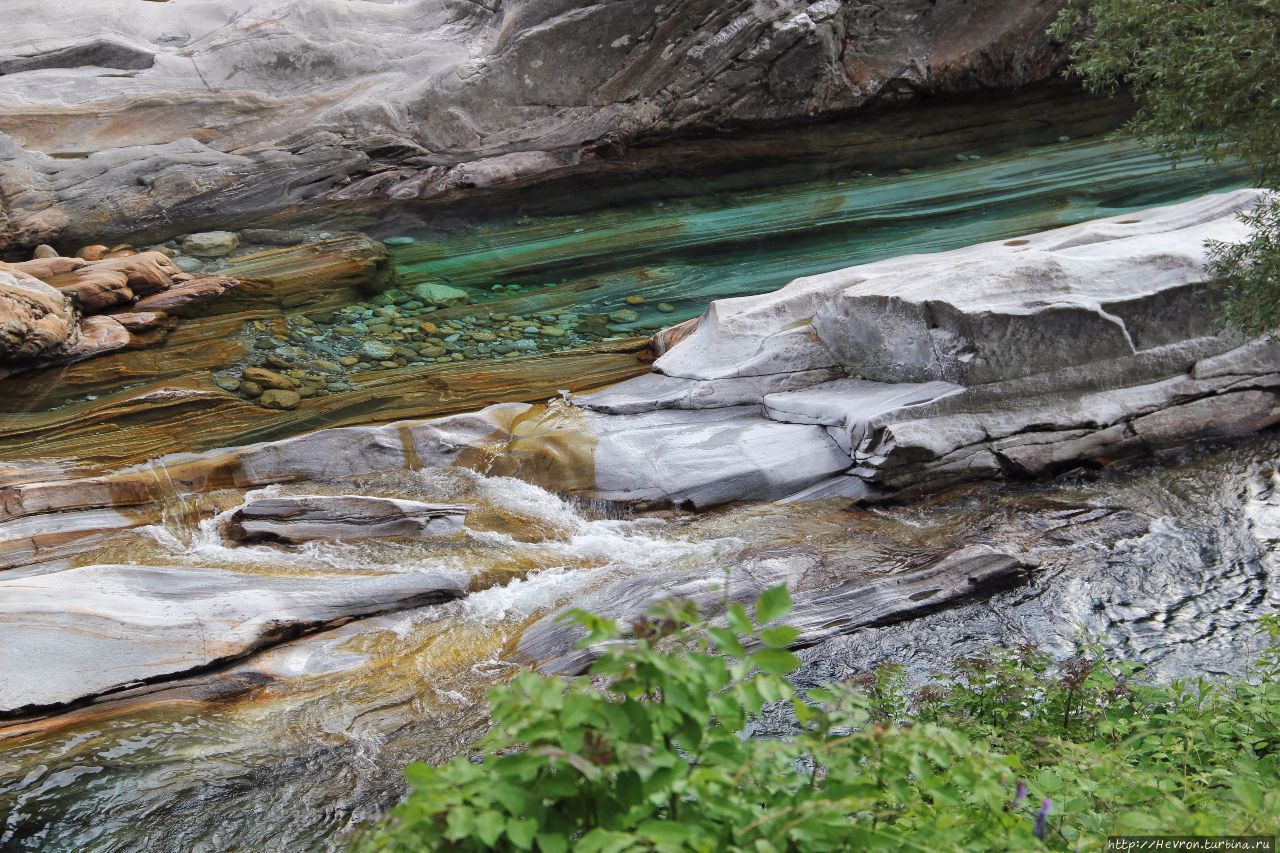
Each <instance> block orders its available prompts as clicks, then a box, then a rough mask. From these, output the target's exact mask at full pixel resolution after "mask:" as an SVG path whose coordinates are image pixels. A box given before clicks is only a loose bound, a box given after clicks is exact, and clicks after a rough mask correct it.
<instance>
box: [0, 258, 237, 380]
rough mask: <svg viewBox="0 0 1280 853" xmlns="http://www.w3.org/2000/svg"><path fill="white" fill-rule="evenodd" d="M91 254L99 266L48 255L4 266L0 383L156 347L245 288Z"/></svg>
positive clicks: (164, 266) (168, 265) (155, 261)
mask: <svg viewBox="0 0 1280 853" xmlns="http://www.w3.org/2000/svg"><path fill="white" fill-rule="evenodd" d="M90 248H93V249H97V248H100V247H90ZM90 254H91V255H92V256H93V258H94V259H93V260H86V259H84V258H80V257H75V258H68V257H61V256H59V255H57V254H51V253H50V252H48V251H41V252H39V253H38V255H37V257H35V258H33V259H32V260H30V261H23V262H21V263H13V264H5V263H0V379H3V378H5V377H7V376H11V375H13V374H15V373H20V372H23V371H27V370H36V369H39V368H43V367H49V366H52V365H57V364H67V363H70V362H75V361H81V360H83V359H86V358H90V357H92V356H96V355H102V354H104V353H109V352H114V351H116V350H120V349H124V348H126V347H129V346H135V347H143V346H149V345H151V344H154V343H157V342H159V341H160V340H163V338H164V335H165V333H167V331H169V330H170V329H172V327H173V325H174V324H173V323H170V322H169V314H170V313H182V312H181V311H180V310H179V309H187V308H188V306H196V305H200V304H202V303H205V302H208V301H210V300H212V299H215V298H217V297H218V296H221V295H222V294H223V293H225V292H226V291H227V290H229V289H231V288H233V287H236V286H237V285H238V284H239V283H240V282H239V281H238V280H237V279H233V278H227V277H224V276H220V277H203V278H195V277H193V276H192V275H190V274H188V273H185V272H183V271H182V270H181V269H179V268H178V267H177V266H176V265H174V263H173V261H172V260H170V259H169V257H168V256H167V255H165V254H163V253H161V252H155V251H151V252H135V251H133V250H132V249H122V250H121V251H119V252H116V253H113V254H111V255H107V256H105V257H104V256H102V255H101V254H100V253H98V252H97V251H93V252H91V253H90ZM90 315H92V316H90ZM147 333H149V334H147Z"/></svg>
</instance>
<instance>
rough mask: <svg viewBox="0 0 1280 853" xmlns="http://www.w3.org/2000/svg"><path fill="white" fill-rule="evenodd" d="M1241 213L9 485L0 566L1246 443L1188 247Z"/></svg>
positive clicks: (888, 492) (831, 294)
mask: <svg viewBox="0 0 1280 853" xmlns="http://www.w3.org/2000/svg"><path fill="white" fill-rule="evenodd" d="M1257 198H1258V191H1256V190H1241V191H1238V192H1232V193H1225V194H1221V195H1214V196H1206V197H1204V198H1201V199H1197V200H1195V201H1192V202H1187V203H1185V204H1179V205H1173V206H1170V207H1164V208H1156V209H1153V210H1148V211H1144V212H1142V213H1140V214H1135V215H1130V216H1125V217H1117V218H1113V219H1102V220H1095V221H1093V222H1088V223H1084V224H1082V225H1077V226H1071V227H1068V228H1062V229H1057V230H1054V231H1047V232H1043V233H1041V234H1036V235H1030V236H1028V237H1025V238H1018V239H1013V240H1007V241H1001V242H996V243H985V244H980V245H977V246H972V247H969V248H966V249H960V250H956V251H952V252H943V253H937V254H932V255H917V256H907V257H902V258H895V259H892V260H889V261H883V262H878V263H874V264H867V265H864V266H860V267H852V268H849V269H845V270H839V271H836V272H833V273H827V274H824V275H819V276H813V277H810V278H804V279H798V280H796V281H795V282H793V283H792V284H790V285H788V286H787V287H785V288H783V289H782V290H779V291H776V292H774V293H770V294H765V295H762V296H753V297H743V298H738V299H727V300H720V301H718V302H715V303H713V304H712V305H711V306H710V307H709V308H708V309H707V311H706V313H705V314H704V316H703V317H702V318H701V321H700V322H699V323H698V326H697V329H696V330H694V331H693V332H691V333H690V334H688V335H687V336H686V337H685V338H684V339H683V340H680V341H679V342H678V343H675V344H674V345H673V346H672V347H671V348H670V349H669V350H667V352H666V354H665V355H663V356H662V357H661V358H659V359H658V360H657V361H656V362H655V364H654V368H655V371H661V372H660V373H659V372H655V373H652V374H649V375H646V376H642V377H639V378H637V379H633V380H629V381H627V382H623V383H620V384H618V385H615V386H613V387H612V388H609V389H606V390H605V391H601V392H597V393H592V394H585V395H582V396H581V397H578V398H576V399H574V400H573V401H572V402H567V401H564V400H556V401H555V402H553V403H550V404H547V405H542V406H531V405H529V404H525V403H508V404H501V405H495V406H489V407H487V408H485V409H483V410H481V411H479V412H475V413H471V414H463V415H453V416H448V417H444V418H439V419H435V420H429V421H421V420H419V421H403V422H399V423H394V424H389V425H386V426H376V427H351V428H345V429H329V430H321V431H318V432H313V433H310V434H306V435H301V436H297V437H295V438H291V439H287V440H283V441H276V442H265V443H262V444H256V445H250V446H246V447H241V448H235V449H232V450H225V451H217V452H209V453H202V454H187V455H178V456H171V457H167V458H165V459H160V460H156V461H154V462H151V463H148V464H146V465H142V466H138V467H135V468H132V469H124V470H121V471H117V472H114V473H111V474H108V475H105V476H99V477H87V478H79V479H72V478H69V479H62V480H43V481H42V480H40V478H39V477H31V476H27V477H21V478H19V479H18V480H17V481H16V482H12V484H11V485H9V486H7V487H5V488H2V489H0V508H2V511H0V560H3V564H7V565H21V564H26V563H31V562H37V561H40V560H48V559H52V558H55V557H58V556H65V555H67V554H69V553H75V552H76V550H77V549H78V548H81V547H83V544H84V543H87V542H93V541H97V540H99V539H100V538H101V537H102V536H103V535H105V534H106V533H109V532H110V531H113V530H119V529H122V528H127V527H134V526H137V525H140V524H146V523H149V522H150V521H152V520H154V519H155V517H156V514H157V513H158V512H159V511H160V508H161V507H162V506H163V505H164V503H165V502H166V501H167V500H169V499H171V498H173V497H175V496H177V495H179V494H183V493H189V492H204V491H211V490H215V489H221V488H227V487H237V488H247V487H252V486H261V485H266V484H270V483H281V482H296V481H301V480H326V479H334V478H348V477H361V476H366V475H372V474H377V473H379V472H386V471H396V470H401V469H405V468H410V469H415V468H424V467H440V466H450V465H461V466H467V467H471V468H475V469H478V470H482V471H485V472H487V473H490V474H496V475H507V476H514V477H519V478H523V479H526V480H529V481H532V482H535V483H538V484H540V485H543V486H545V487H547V488H549V489H552V490H555V491H559V492H568V493H575V494H579V495H583V496H588V497H594V498H605V499H608V500H613V501H623V502H631V503H639V504H677V505H687V506H692V507H707V506H713V505H716V504H720V503H725V502H729V501H736V500H768V499H790V500H800V499H804V498H814V497H822V496H828V495H842V496H846V497H851V498H857V499H860V500H868V501H873V500H880V499H885V498H890V497H911V496H913V495H919V494H921V493H924V492H928V491H936V490H940V489H943V488H946V487H947V486H950V485H954V484H957V483H961V482H965V481H970V480H981V479H995V478H1000V477H1019V478H1026V477H1037V476H1042V475H1047V474H1053V473H1055V472H1058V471H1061V470H1064V469H1068V468H1072V467H1078V466H1080V465H1105V464H1109V463H1111V462H1114V461H1115V460H1117V459H1123V458H1126V457H1136V456H1141V455H1144V454H1151V453H1155V452H1159V451H1161V450H1162V449H1165V448H1168V447H1173V446H1176V445H1178V444H1180V443H1184V442H1187V441H1191V440H1195V439H1199V438H1206V437H1229V436H1235V435H1242V434H1245V433H1249V432H1254V431H1257V430H1260V429H1264V428H1266V427H1268V426H1270V425H1272V424H1274V423H1276V422H1277V421H1280V408H1278V406H1277V398H1276V394H1277V389H1280V344H1277V343H1276V342H1274V341H1272V340H1270V339H1269V338H1262V339H1258V340H1252V341H1248V340H1244V339H1242V338H1240V337H1239V336H1238V335H1237V334H1235V333H1233V332H1231V331H1230V330H1226V329H1223V328H1221V327H1220V325H1219V323H1218V321H1217V318H1218V317H1219V314H1218V312H1217V309H1216V308H1215V307H1214V306H1212V305H1209V304H1207V303H1206V302H1205V299H1206V298H1207V297H1206V294H1207V293H1208V291H1206V290H1205V289H1204V288H1201V287H1200V285H1201V284H1202V283H1204V282H1205V279H1206V275H1205V272H1204V259H1205V251H1206V250H1205V247H1204V242H1205V240H1206V239H1220V240H1233V239H1238V237H1239V236H1240V234H1241V230H1242V229H1243V227H1244V226H1243V225H1242V223H1240V221H1239V220H1238V219H1237V218H1236V214H1237V213H1238V212H1239V211H1241V210H1244V209H1247V208H1248V207H1249V206H1250V205H1252V204H1253V203H1254V202H1255V201H1256V200H1257ZM866 316H874V317H876V318H877V321H878V322H877V324H876V325H875V326H874V327H872V326H869V324H868V323H867V322H866V321H865V319H864V318H865V317H866ZM1006 347H1009V348H1010V350H1011V351H1014V352H1018V353H1020V354H1021V355H1020V357H1019V358H1016V359H1014V358H1009V357H1007V355H1006V354H1005V353H1006ZM864 371H865V372H864ZM897 380H901V381H897ZM113 508H129V509H128V511H127V512H125V513H120V512H112V511H111V510H112V509H113Z"/></svg>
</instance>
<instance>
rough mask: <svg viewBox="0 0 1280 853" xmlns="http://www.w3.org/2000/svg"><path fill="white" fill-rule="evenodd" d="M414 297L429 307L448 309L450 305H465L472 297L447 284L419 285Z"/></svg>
mask: <svg viewBox="0 0 1280 853" xmlns="http://www.w3.org/2000/svg"><path fill="white" fill-rule="evenodd" d="M413 295H414V296H416V297H418V298H419V299H421V300H422V301H423V302H426V303H427V304H429V305H435V306H438V307H442V308H443V307H447V306H449V305H465V304H467V303H468V302H470V301H471V296H470V294H468V293H467V292H466V291H465V290H462V289H460V288H457V287H450V286H449V285H447V284H419V285H418V286H417V287H415V288H414V289H413Z"/></svg>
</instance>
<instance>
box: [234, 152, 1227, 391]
mask: <svg viewBox="0 0 1280 853" xmlns="http://www.w3.org/2000/svg"><path fill="white" fill-rule="evenodd" d="M961 156H963V157H964V158H965V159H963V160H955V159H950V160H948V161H946V162H943V163H938V164H936V165H934V166H931V167H924V168H920V169H914V170H912V169H901V170H897V171H891V172H888V173H884V174H870V173H867V172H865V171H860V170H857V169H855V168H849V169H848V170H847V171H844V172H842V171H841V170H838V169H832V168H831V167H829V166H823V167H817V166H815V167H814V170H813V171H814V175H813V177H811V179H809V180H805V181H799V182H794V183H789V184H786V185H782V186H773V187H767V188H763V189H759V190H751V191H742V190H735V191H719V190H718V189H717V186H716V182H715V181H714V180H709V181H708V182H707V185H706V186H705V187H698V188H693V190H692V191H691V192H689V193H687V194H685V195H683V196H682V197H679V198H674V199H670V200H666V201H663V200H655V201H651V202H647V203H643V204H631V205H627V206H621V207H610V208H604V209H600V210H597V211H594V212H590V213H586V214H575V215H565V216H539V217H537V218H532V217H528V216H520V215H519V212H518V211H515V212H512V214H511V215H510V216H508V217H505V218H503V217H498V218H494V219H492V220H490V221H488V222H486V223H483V224H473V225H470V226H467V227H464V228H460V229H454V230H453V231H452V233H443V228H441V227H437V228H432V227H424V228H421V229H419V230H418V231H416V232H410V233H401V234H397V235H394V236H390V237H387V238H386V243H387V246H388V249H389V251H390V253H391V256H392V259H393V261H394V263H395V266H396V268H397V271H398V272H399V275H400V284H399V285H398V286H397V287H396V288H394V289H392V290H391V291H388V292H387V293H385V294H383V295H382V296H379V297H377V298H374V299H372V300H368V301H365V302H360V303H356V304H353V305H350V306H347V307H345V308H342V309H340V310H338V311H337V312H332V313H330V312H326V313H325V314H322V315H320V316H318V317H312V318H299V321H298V322H297V323H295V324H291V330H290V334H289V340H288V341H287V342H285V341H276V342H275V343H276V344H278V345H280V346H283V347H287V349H285V350H283V351H282V352H281V353H279V354H277V360H278V361H283V362H288V363H294V364H296V363H305V362H306V361H307V360H308V359H311V360H321V361H324V362H327V363H328V366H330V367H341V368H342V370H341V371H334V370H330V375H329V376H327V377H325V381H326V382H327V383H328V388H329V390H330V391H332V392H337V391H341V390H343V389H344V388H345V387H346V386H345V385H344V380H343V379H340V378H335V377H334V375H333V374H334V373H338V372H344V373H354V374H358V373H359V372H361V371H363V370H377V369H385V368H394V367H402V366H405V365H407V364H418V363H421V364H437V363H445V362H451V361H452V362H457V361H474V360H485V359H505V358H519V357H522V356H527V355H531V354H537V353H545V352H554V351H561V350H566V349H573V348H577V347H583V346H587V345H590V344H593V343H596V342H599V341H608V340H613V339H621V338H626V337H632V336H636V335H644V334H648V333H651V332H652V331H654V330H656V329H658V328H661V327H663V326H666V325H670V324H672V323H675V322H679V321H681V320H685V319H688V318H690V317H694V316H697V315H698V314H700V313H701V312H702V311H703V309H704V308H705V307H706V306H707V304H708V303H709V302H711V301H712V300H714V299H722V298H726V297H734V296H746V295H750V294H757V293H764V292H768V291H771V290H775V289H777V288H779V287H782V286H783V285H785V284H786V283H787V282H789V281H791V280H792V279H795V278H798V277H801V276H806V275H812V274H815V273H821V272H827V271H830V270H834V269H839V268H841V267H847V266H852V265H855V264H860V263H866V262H869V261H875V260H879V259H881V258H887V257H892V256H895V255H903V254H911V253H919V252H937V251H943V250H946V249H952V248H957V247H960V246H965V245H969V244H973V243H979V242H983V241H987V240H1000V239H1006V238H1009V237H1012V236H1017V235H1021V234H1026V233H1030V232H1035V231H1041V230H1045V229H1048V228H1054V227H1058V226H1063V225H1069V224H1072V223H1076V222H1080V221H1083V220H1087V219H1092V218H1096V217H1102V216H1111V215H1117V214H1121V213H1127V212H1130V211H1134V210H1138V209H1141V208H1146V207H1151V206H1153V205H1159V204H1167V203H1173V202H1177V201H1181V200H1184V199H1187V198H1190V197H1193V196H1196V195H1200V194H1203V193H1206V192H1213V191H1218V190H1224V189H1229V188H1234V187H1237V186H1242V185H1244V184H1245V182H1246V181H1245V176H1244V174H1243V173H1242V171H1241V170H1239V169H1238V168H1237V167H1234V166H1231V165H1225V166H1215V165H1209V164H1205V163H1199V162H1190V163H1183V164H1182V165H1181V166H1180V167H1178V168H1174V167H1172V166H1171V165H1170V164H1169V163H1168V161H1167V160H1165V159H1163V158H1162V157H1160V156H1158V155H1156V154H1154V153H1152V152H1151V151H1149V150H1147V149H1145V148H1143V147H1142V146H1140V145H1138V144H1137V143H1134V142H1132V141H1127V140H1116V139H1099V138H1094V139H1086V140H1078V141H1068V142H1060V143H1058V144H1053V145H1046V146H1040V147H1035V148H1030V149H1025V150H1021V151H1016V152H1010V153H1002V154H997V155H993V156H982V155H980V154H974V155H961ZM462 303H466V304H462ZM314 321H318V322H314ZM424 324H425V325H424ZM272 345H273V342H272V341H271V340H270V339H267V340H266V342H264V343H263V344H262V346H261V347H260V349H259V351H258V354H257V363H262V362H263V360H264V359H266V358H267V357H269V355H270V354H271V353H270V352H269V351H270V348H271V346H272ZM344 359H345V361H343V360H344ZM268 366H270V365H268ZM317 382H318V378H317Z"/></svg>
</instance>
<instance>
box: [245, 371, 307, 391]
mask: <svg viewBox="0 0 1280 853" xmlns="http://www.w3.org/2000/svg"><path fill="white" fill-rule="evenodd" d="M241 376H242V377H243V378H244V379H245V380H247V381H249V382H255V383H257V384H258V385H260V386H262V387H263V388H274V389H280V390H283V391H292V390H294V389H295V388H297V387H298V385H297V383H296V382H294V381H293V380H292V379H290V378H289V377H288V376H285V375H284V374H283V373H277V372H276V371H274V370H267V369H266V368H265V367H246V368H245V369H244V370H243V371H242V372H241Z"/></svg>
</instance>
